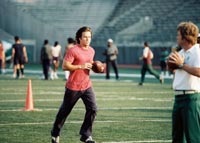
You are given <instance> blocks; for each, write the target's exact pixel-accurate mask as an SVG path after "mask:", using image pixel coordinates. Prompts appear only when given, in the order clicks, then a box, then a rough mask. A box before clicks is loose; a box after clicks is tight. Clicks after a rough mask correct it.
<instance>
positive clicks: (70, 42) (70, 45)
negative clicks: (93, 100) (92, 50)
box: [64, 37, 76, 80]
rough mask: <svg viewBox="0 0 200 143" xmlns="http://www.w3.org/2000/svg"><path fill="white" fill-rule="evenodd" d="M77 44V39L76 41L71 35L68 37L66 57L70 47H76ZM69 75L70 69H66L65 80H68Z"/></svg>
mask: <svg viewBox="0 0 200 143" xmlns="http://www.w3.org/2000/svg"><path fill="white" fill-rule="evenodd" d="M75 44H76V41H75V40H74V39H73V38H71V37H69V38H68V39H67V45H66V47H65V53H64V57H65V55H66V54H67V51H68V50H69V49H70V48H72V47H74V45H75ZM68 77H69V71H65V80H67V79H68Z"/></svg>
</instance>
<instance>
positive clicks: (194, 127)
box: [172, 93, 200, 143]
mask: <svg viewBox="0 0 200 143" xmlns="http://www.w3.org/2000/svg"><path fill="white" fill-rule="evenodd" d="M184 139H186V141H187V143H200V94H198V93H197V94H186V95H177V96H175V101H174V107H173V112H172V142H173V143H184Z"/></svg>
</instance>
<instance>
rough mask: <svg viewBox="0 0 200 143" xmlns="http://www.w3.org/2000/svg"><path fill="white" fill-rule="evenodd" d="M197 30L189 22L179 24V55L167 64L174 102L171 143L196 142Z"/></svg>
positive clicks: (199, 121)
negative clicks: (171, 67) (171, 70)
mask: <svg viewBox="0 0 200 143" xmlns="http://www.w3.org/2000/svg"><path fill="white" fill-rule="evenodd" d="M198 33H199V29H198V27H197V26H196V25H195V24H194V23H192V22H181V23H179V25H178V27H177V44H178V45H179V46H180V47H181V50H180V51H179V52H176V51H175V52H173V53H171V54H170V56H169V59H170V60H169V61H168V62H171V63H174V64H176V65H177V67H178V69H175V70H174V80H173V89H174V91H175V100H174V106H173V111H172V143H183V142H184V140H185V139H186V142H187V143H199V142H200V47H199V44H196V43H197V36H198Z"/></svg>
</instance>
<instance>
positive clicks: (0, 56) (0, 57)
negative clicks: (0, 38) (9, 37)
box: [0, 46, 4, 59]
mask: <svg viewBox="0 0 200 143" xmlns="http://www.w3.org/2000/svg"><path fill="white" fill-rule="evenodd" d="M3 52H4V49H3V47H2V46H0V59H2V58H3Z"/></svg>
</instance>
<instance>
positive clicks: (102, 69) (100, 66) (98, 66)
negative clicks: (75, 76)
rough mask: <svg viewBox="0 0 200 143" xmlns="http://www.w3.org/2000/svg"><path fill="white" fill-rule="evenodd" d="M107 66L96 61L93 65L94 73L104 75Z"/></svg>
mask: <svg viewBox="0 0 200 143" xmlns="http://www.w3.org/2000/svg"><path fill="white" fill-rule="evenodd" d="M105 69H106V65H105V64H104V63H102V62H100V61H94V62H93V64H92V71H93V72H95V73H104V72H105Z"/></svg>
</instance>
